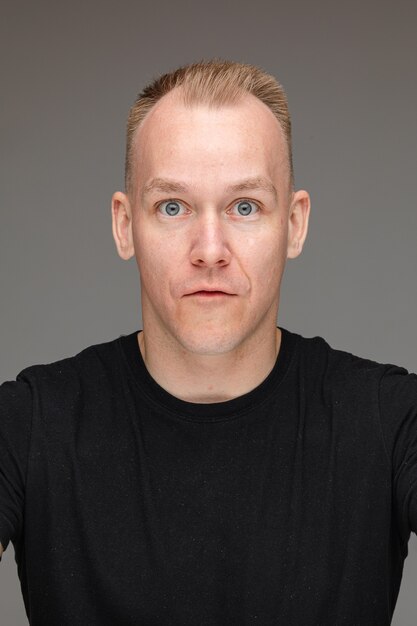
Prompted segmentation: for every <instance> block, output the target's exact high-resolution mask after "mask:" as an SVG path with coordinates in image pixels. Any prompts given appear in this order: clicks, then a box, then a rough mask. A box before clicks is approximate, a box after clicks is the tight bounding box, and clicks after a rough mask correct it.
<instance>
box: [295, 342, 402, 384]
mask: <svg viewBox="0 0 417 626" xmlns="http://www.w3.org/2000/svg"><path fill="white" fill-rule="evenodd" d="M295 337H296V339H297V341H296V346H297V362H298V363H299V366H300V367H301V368H303V369H304V370H305V372H306V373H307V372H308V375H309V376H310V377H316V378H320V379H322V380H323V382H326V381H327V382H328V383H330V382H331V383H332V384H334V385H348V386H351V385H353V386H355V388H357V385H359V386H360V387H362V385H365V386H366V385H369V384H375V385H377V386H378V385H379V384H380V382H381V380H382V379H383V378H384V376H385V375H386V374H387V372H391V371H392V372H393V371H395V372H397V373H398V372H401V373H406V374H408V372H407V371H406V370H405V369H404V368H402V367H399V366H396V365H393V364H391V363H381V362H378V361H375V360H372V359H369V358H366V357H364V356H359V355H356V354H353V353H352V352H349V351H347V350H342V349H338V348H334V347H333V346H331V345H330V344H329V343H328V342H327V341H326V340H325V339H324V338H323V337H319V336H315V337H302V336H301V335H295Z"/></svg>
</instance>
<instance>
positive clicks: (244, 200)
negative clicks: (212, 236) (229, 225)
mask: <svg viewBox="0 0 417 626" xmlns="http://www.w3.org/2000/svg"><path fill="white" fill-rule="evenodd" d="M170 202H173V203H176V204H179V205H180V206H182V207H184V204H183V203H182V202H181V201H180V200H176V199H175V198H171V199H169V200H163V201H162V202H159V204H157V209H158V211H160V213H162V215H164V216H165V217H168V216H167V214H166V213H163V211H162V210H161V207H163V205H164V204H169V203H170ZM243 202H246V203H248V204H251V205H253V206H255V207H256V209H257V211H255V212H253V211H252V212H251V213H249V215H248V217H250V216H251V215H254V214H256V213H259V211H260V210H261V207H260V205H259V204H258V203H257V202H255V201H254V200H248V199H247V198H240V199H239V200H236V201H235V202H234V203H233V205H232V208H233V207H235V206H236V205H238V204H240V203H243ZM230 210H231V209H228V211H227V212H229V211H230ZM170 217H176V215H174V216H170ZM241 217H246V216H245V215H241Z"/></svg>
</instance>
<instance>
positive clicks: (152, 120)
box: [113, 91, 308, 354]
mask: <svg viewBox="0 0 417 626" xmlns="http://www.w3.org/2000/svg"><path fill="white" fill-rule="evenodd" d="M133 176H134V181H135V183H134V191H133V193H132V194H131V195H132V197H131V198H130V203H129V201H128V200H127V198H126V197H124V199H123V198H122V199H123V202H124V203H125V205H126V206H127V212H128V213H129V212H130V217H131V219H130V223H129V225H128V228H127V230H126V232H127V239H128V241H127V243H126V245H127V250H128V251H126V248H125V252H124V258H129V256H131V255H132V253H133V250H134V254H135V256H136V260H137V264H138V268H139V271H140V276H141V293H142V310H143V322H144V330H145V336H146V333H148V335H150V333H152V335H153V337H154V338H157V340H158V341H164V342H168V343H170V344H171V345H172V342H174V343H175V344H176V346H177V347H181V348H182V349H185V350H186V351H191V352H194V353H198V354H221V353H225V352H229V351H231V350H233V349H238V348H239V347H243V346H244V344H245V342H246V344H248V342H249V343H250V340H252V341H254V340H257V341H260V340H262V337H264V336H265V335H264V334H263V333H264V332H265V331H266V329H269V332H270V330H271V328H275V323H276V316H277V310H278V301H279V290H280V284H281V278H282V274H283V270H284V265H285V261H286V258H287V256H296V255H297V254H298V253H299V251H300V250H301V246H302V243H303V240H304V237H305V232H304V231H303V228H302V227H301V226H300V216H301V213H303V215H304V221H305V224H304V230H305V229H306V220H307V217H306V215H308V207H307V208H306V201H305V199H304V203H303V202H302V201H299V202H297V201H294V194H293V193H292V192H291V190H290V184H289V168H288V156H287V151H286V144H285V139H284V136H283V133H282V130H281V128H280V126H279V124H278V122H277V121H276V119H275V118H274V116H273V114H272V113H271V111H270V110H269V109H268V108H267V107H266V106H265V105H264V104H263V103H262V102H260V101H259V100H257V99H256V98H255V97H253V96H250V95H247V96H244V97H243V98H242V100H241V101H240V102H239V103H238V104H233V105H230V106H227V107H221V108H219V109H209V108H208V107H207V106H204V105H199V106H193V107H191V108H190V107H188V108H187V107H185V106H184V104H182V102H181V100H180V99H179V98H178V94H177V93H175V91H173V92H171V93H170V94H168V95H167V96H165V97H164V98H163V99H162V100H161V101H160V102H159V103H158V104H157V105H156V106H155V107H154V109H153V110H152V111H151V112H150V114H149V115H148V116H147V118H145V120H144V122H143V123H142V125H141V127H140V128H139V130H138V132H137V136H136V159H135V163H134V171H133ZM298 193H300V192H298ZM301 193H302V192H301ZM304 193H305V192H304ZM115 195H116V194H115ZM120 196H123V194H120ZM113 202H114V203H115V200H113ZM300 202H301V204H303V208H300V207H299V206H298V205H299V204H300ZM116 204H117V201H116ZM122 204H123V203H122ZM113 207H115V204H113ZM297 207H298V212H297ZM119 208H120V206H119ZM113 212H114V213H115V212H116V211H115V208H113ZM295 239H297V240H298V243H297V241H295ZM129 250H130V252H129ZM119 253H120V250H119ZM122 256H123V254H122ZM248 345H249V344H248Z"/></svg>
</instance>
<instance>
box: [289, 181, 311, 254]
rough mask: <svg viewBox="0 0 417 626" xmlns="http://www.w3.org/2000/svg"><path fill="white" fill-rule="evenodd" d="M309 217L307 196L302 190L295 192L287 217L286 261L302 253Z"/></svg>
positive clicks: (308, 198)
mask: <svg viewBox="0 0 417 626" xmlns="http://www.w3.org/2000/svg"><path fill="white" fill-rule="evenodd" d="M309 216H310V196H309V194H308V193H307V191H304V190H303V189H301V190H300V191H296V192H295V193H294V194H293V198H292V202H291V206H290V211H289V216H288V247H287V258H288V259H295V258H296V257H297V256H298V255H299V254H301V252H302V249H303V245H304V242H305V239H306V237H307V230H308V219H309Z"/></svg>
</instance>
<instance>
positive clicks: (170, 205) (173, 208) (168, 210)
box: [158, 200, 183, 217]
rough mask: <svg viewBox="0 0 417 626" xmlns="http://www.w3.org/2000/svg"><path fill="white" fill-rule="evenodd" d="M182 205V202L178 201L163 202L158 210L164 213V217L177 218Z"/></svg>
mask: <svg viewBox="0 0 417 626" xmlns="http://www.w3.org/2000/svg"><path fill="white" fill-rule="evenodd" d="M181 208H183V207H182V205H181V203H180V202H177V201H176V200H167V201H166V202H161V204H160V205H159V206H158V209H159V210H160V211H161V213H163V215H170V216H171V217H172V216H175V215H178V214H179V213H180V211H181Z"/></svg>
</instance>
